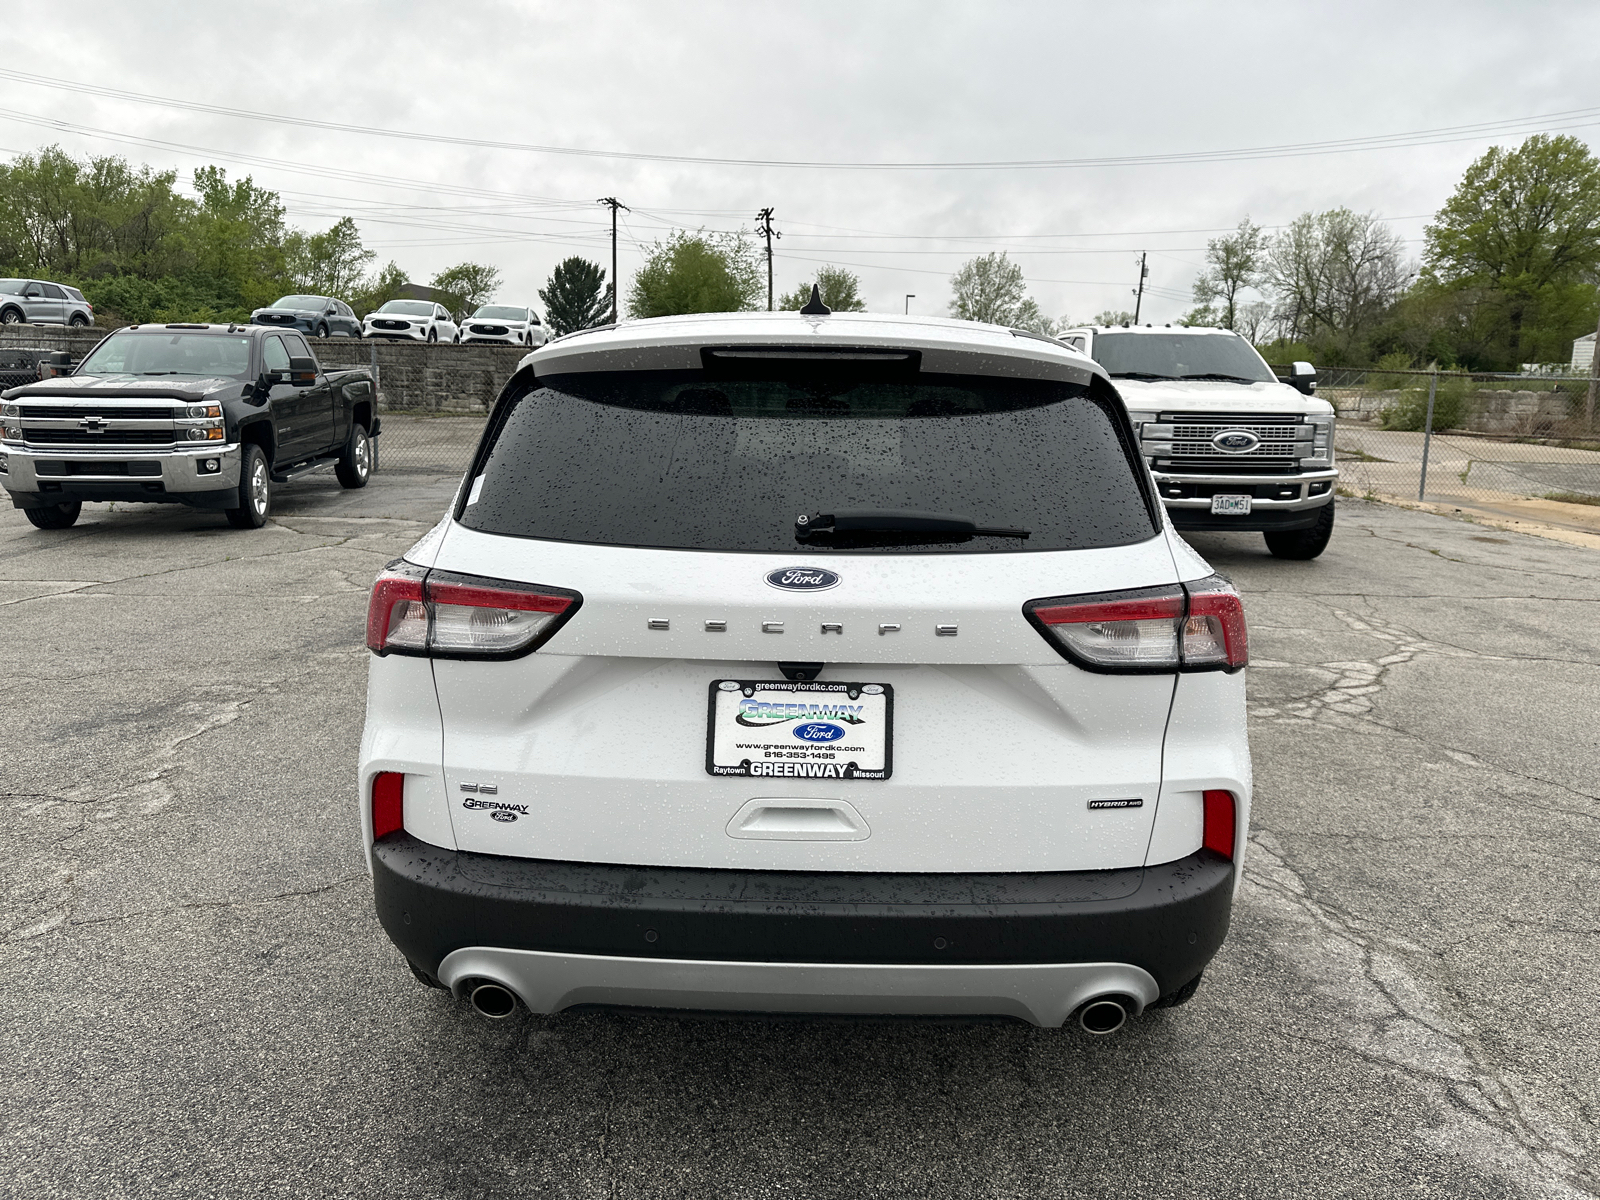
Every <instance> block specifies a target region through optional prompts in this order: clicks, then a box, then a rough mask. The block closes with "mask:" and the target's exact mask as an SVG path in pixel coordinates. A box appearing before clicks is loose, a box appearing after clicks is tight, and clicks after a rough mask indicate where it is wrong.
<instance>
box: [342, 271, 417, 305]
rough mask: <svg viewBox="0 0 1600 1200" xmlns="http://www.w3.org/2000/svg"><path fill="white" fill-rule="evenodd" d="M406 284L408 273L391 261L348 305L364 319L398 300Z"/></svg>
mask: <svg viewBox="0 0 1600 1200" xmlns="http://www.w3.org/2000/svg"><path fill="white" fill-rule="evenodd" d="M406 282H407V278H406V273H405V272H404V271H402V270H401V269H400V264H399V263H397V262H395V261H393V260H392V259H391V260H390V261H389V263H388V264H387V265H385V266H384V268H383V270H381V271H379V272H378V273H377V274H376V275H374V276H372V277H371V278H370V279H368V280H366V281H365V282H364V283H362V285H361V286H360V287H359V288H357V289H356V290H355V291H354V292H353V293H352V294H351V296H350V299H349V300H348V301H347V303H348V304H349V305H350V307H351V308H353V309H355V310H356V315H357V316H362V317H364V316H366V315H367V314H368V313H369V312H372V311H373V310H374V309H378V308H382V307H383V306H384V305H385V304H387V303H389V301H391V300H398V299H399V298H400V289H402V288H403V287H405V286H406Z"/></svg>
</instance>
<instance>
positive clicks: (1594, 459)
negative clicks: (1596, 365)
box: [1317, 367, 1600, 506]
mask: <svg viewBox="0 0 1600 1200" xmlns="http://www.w3.org/2000/svg"><path fill="white" fill-rule="evenodd" d="M1597 390H1600V389H1596V388H1595V387H1593V386H1592V381H1591V380H1590V379H1589V378H1587V377H1583V378H1577V377H1570V376H1556V375H1548V376H1546V375H1537V376H1535V375H1510V376H1508V375H1476V374H1469V373H1466V372H1454V371H1436V372H1435V371H1377V370H1350V369H1345V368H1338V367H1335V368H1330V369H1324V370H1322V371H1320V372H1319V375H1318V386H1317V394H1318V395H1319V396H1321V397H1322V398H1323V399H1324V400H1327V401H1328V402H1329V403H1331V404H1332V405H1333V406H1334V408H1335V409H1336V410H1337V412H1338V414H1339V426H1338V441H1337V449H1338V459H1339V462H1338V466H1339V476H1340V486H1341V488H1343V489H1345V490H1346V491H1349V492H1353V493H1355V494H1356V495H1374V496H1398V497H1403V498H1405V499H1410V500H1427V501H1432V502H1435V503H1444V504H1459V503H1462V502H1469V503H1475V504H1479V505H1483V504H1487V505H1506V504H1517V503H1522V502H1528V501H1546V502H1554V503H1558V504H1580V505H1590V506H1600V413H1597V412H1596V402H1597V400H1600V396H1597V394H1596V392H1597Z"/></svg>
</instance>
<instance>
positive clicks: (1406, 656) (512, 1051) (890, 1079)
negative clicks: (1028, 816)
mask: <svg viewBox="0 0 1600 1200" xmlns="http://www.w3.org/2000/svg"><path fill="white" fill-rule="evenodd" d="M453 487H454V479H453V478H451V477H448V476H438V477H429V476H426V475H418V474H412V475H404V476H400V475H389V476H386V475H384V474H383V473H382V472H380V473H379V474H378V475H377V476H376V477H375V479H374V482H373V484H372V485H371V486H370V487H369V488H367V489H366V490H365V491H362V492H343V491H341V490H340V489H339V488H338V487H337V485H336V484H334V483H333V481H332V480H331V479H330V478H326V477H313V478H311V479H308V480H303V481H300V482H297V483H296V484H293V485H290V486H288V487H285V488H283V489H281V492H280V496H279V511H278V514H277V516H276V518H275V520H274V521H273V523H272V524H271V525H269V526H268V527H267V528H266V529H263V530H260V531H255V532H243V531H236V530H232V529H229V528H228V527H227V526H226V525H225V523H224V522H223V521H222V519H221V517H220V516H218V515H213V514H204V513H196V512H190V511H188V510H184V509H177V508H170V509H166V508H156V507H140V506H123V505H118V506H116V510H115V511H109V510H108V509H107V508H106V506H97V507H94V508H91V509H89V510H88V511H86V513H85V515H84V517H83V519H82V520H81V521H80V523H79V525H78V526H77V527H75V528H74V529H72V530H69V531H66V532H61V533H45V532H42V531H38V530H35V529H33V528H32V527H31V526H30V525H28V524H26V523H25V522H24V521H23V519H22V518H21V515H20V514H17V513H14V512H11V511H10V510H5V511H3V512H0V614H3V615H0V640H3V646H4V653H5V658H4V662H5V664H6V666H5V670H4V673H3V678H0V704H3V707H4V713H5V737H4V743H3V751H4V752H3V754H0V823H3V825H0V828H3V838H0V939H3V940H0V964H3V970H4V974H5V977H6V983H7V986H6V987H5V988H4V990H3V991H0V1030H3V1031H4V1032H3V1034H0V1194H3V1195H5V1196H18V1197H35V1196H40V1197H44V1196H49V1197H82V1196H95V1197H121V1196H138V1197H150V1196H227V1197H234V1196H256V1195H259V1196H272V1197H317V1198H319V1200H320V1198H326V1197H344V1196H380V1195H381V1196H386V1197H508V1196H528V1197H535V1196H537V1197H658V1196H659V1197H666V1196H672V1197H679V1196H692V1197H701V1196H705V1197H719V1198H720V1197H776V1196H808V1197H810V1196H815V1197H858V1196H874V1197H876V1196H883V1197H890V1196H894V1197H899V1196H907V1197H911V1196H916V1197H929V1196H939V1197H943V1196H952V1197H968V1196H972V1197H1034V1196H1073V1197H1108V1198H1110V1197H1115V1198H1116V1200H1126V1197H1129V1196H1139V1197H1169V1196H1170V1197H1183V1198H1185V1200H1193V1198H1195V1197H1210V1196H1248V1197H1257V1196H1295V1197H1301V1196H1309V1195H1315V1196H1318V1197H1374V1196H1383V1197H1388V1196H1400V1195H1404V1196H1449V1197H1452V1198H1461V1197H1503V1196H1538V1197H1573V1196H1597V1195H1600V1157H1597V1149H1600V1147H1597V1133H1596V1128H1597V1123H1600V1122H1597V1116H1600V1083H1597V1080H1600V1033H1597V1029H1600V1021H1597V1015H1600V1014H1597V1007H1600V1005H1597V1001H1596V992H1597V990H1600V985H1597V980H1600V866H1597V860H1600V855H1597V854H1596V845H1597V841H1600V798H1597V794H1596V793H1597V784H1596V777H1597V770H1596V768H1597V765H1600V762H1597V760H1600V745H1597V743H1600V732H1597V731H1600V720H1597V714H1596V708H1597V701H1600V621H1597V620H1596V612H1597V605H1596V602H1597V601H1600V552H1597V551H1594V550H1590V549H1584V548H1581V547H1577V546H1571V545H1565V544H1561V543H1558V542H1553V541H1547V540H1542V539H1539V538H1534V537H1529V536H1524V535H1520V534H1515V533H1506V532H1501V531H1498V530H1489V529H1485V528H1483V527H1481V526H1477V525H1473V524H1470V523H1468V522H1465V521H1459V520H1451V519H1448V518H1445V517H1441V516H1435V515H1431V514H1427V513H1419V512H1409V511H1402V510H1398V509H1392V508H1386V507H1382V506H1378V505H1373V504H1368V503H1364V502H1360V501H1341V506H1340V516H1339V526H1338V529H1337V531H1336V533H1335V535H1334V540H1333V544H1332V546H1331V547H1330V549H1329V550H1328V552H1327V553H1326V554H1325V555H1324V556H1323V557H1322V558H1321V559H1319V560H1317V561H1315V562H1311V563H1293V562H1281V561H1278V560H1275V559H1272V558H1270V557H1268V556H1267V555H1266V553H1265V550H1264V547H1263V545H1262V543H1261V540H1260V538H1259V537H1258V536H1256V535H1197V536H1196V537H1195V538H1194V543H1195V545H1196V546H1197V548H1199V549H1200V551H1201V553H1203V554H1205V555H1206V556H1207V557H1208V558H1209V559H1210V561H1211V562H1212V563H1213V564H1214V565H1215V566H1216V567H1217V568H1218V569H1220V570H1222V571H1224V572H1227V573H1228V574H1230V575H1232V576H1233V577H1234V578H1235V579H1236V580H1237V581H1238V582H1239V583H1240V585H1241V587H1242V589H1243V592H1244V595H1245V598H1246V607H1247V612H1248V615H1249V619H1250V624H1251V628H1250V636H1251V643H1252V654H1253V658H1254V662H1253V665H1252V666H1251V668H1250V675H1249V690H1250V698H1251V701H1250V702H1251V736H1252V743H1253V749H1254V758H1255V766H1256V773H1257V791H1256V806H1255V821H1254V829H1253V830H1252V833H1251V838H1250V848H1249V852H1248V857H1247V861H1246V868H1245V874H1246V882H1245V886H1244V889H1243V893H1242V897H1241V900H1240V904H1239V906H1238V909H1237V911H1236V915H1235V922H1234V926H1233V931H1232V933H1231V935H1230V937H1229V940H1228V942H1227V944H1226V945H1225V946H1224V948H1223V950H1222V952H1221V954H1220V956H1219V957H1218V959H1217V960H1216V961H1215V962H1214V963H1213V965H1212V968H1211V969H1210V970H1209V971H1208V973H1207V976H1206V979H1205V982H1204V984H1203V986H1202V987H1201V989H1200V991H1199V993H1198V995H1197V996H1196V997H1195V999H1194V1000H1193V1001H1192V1002H1191V1003H1190V1004H1189V1005H1187V1006H1186V1007H1183V1008H1179V1009H1173V1010H1165V1011H1159V1012H1152V1013H1150V1014H1147V1015H1146V1016H1145V1017H1144V1018H1142V1019H1141V1020H1139V1021H1137V1022H1134V1023H1132V1024H1131V1025H1130V1026H1129V1027H1128V1028H1127V1029H1126V1030H1125V1031H1124V1032H1123V1033H1121V1034H1119V1035H1117V1036H1114V1037H1111V1038H1105V1039H1091V1038H1089V1037H1087V1036H1084V1035H1082V1034H1080V1033H1077V1032H1074V1031H1071V1030H1039V1029H1033V1028H1030V1027H1026V1026H1020V1025H1015V1024H981V1025H947V1024H924V1023H851V1022H828V1021H794V1022H776V1023H765V1022H749V1021H727V1020H692V1019H683V1018H675V1017H660V1016H635V1015H625V1014H616V1013H588V1014H577V1015H566V1016H561V1017H557V1018H554V1019H550V1020H533V1019H525V1020H520V1021H517V1022H507V1023H501V1024H492V1023H488V1022H485V1021H483V1020H482V1019H480V1018H478V1017H476V1016H474V1015H473V1014H472V1013H471V1011H470V1010H468V1009H467V1008H465V1007H464V1006H463V1005H460V1004H457V1003H455V1002H454V1001H452V1000H451V999H450V998H449V997H448V996H447V995H445V994H443V993H440V992H436V991H430V990H427V989H424V988H423V987H421V986H419V985H418V984H416V983H415V982H414V981H413V980H412V978H411V976H410V974H409V973H408V971H407V970H406V968H405V964H404V962H403V961H402V960H401V958H400V956H399V955H398V953H396V951H395V950H394V949H393V948H392V947H391V946H390V944H389V943H388V941H387V940H386V939H385V938H384V936H383V934H382V932H381V931H380V929H379V928H378V926H377V923H376V921H375V919H374V917H373V913H372V900H371V891H370V884H369V882H368V879H367V875H366V872H365V869H364V866H363V862H362V857H361V854H360V849H359V846H358V841H357V833H356V811H355V797H354V791H355V787H354V770H355V758H356V750H357V745H358V741H359V737H360V729H361V722H362V705H363V696H364V690H365V686H366V657H367V653H366V651H365V650H364V649H363V648H362V620H363V614H364V608H365V602H366V593H367V586H368V583H369V582H370V580H371V578H372V576H373V575H374V573H375V572H376V571H377V570H378V568H379V567H380V566H381V565H382V564H383V563H384V562H385V561H387V560H388V559H389V558H392V557H394V556H395V555H397V554H398V553H400V552H401V551H402V550H403V549H404V548H405V547H406V546H407V545H409V544H410V543H411V542H412V541H413V540H415V538H416V537H417V536H419V535H420V534H421V533H422V532H423V531H424V530H425V529H426V528H427V527H428V526H430V525H431V524H432V523H433V522H434V520H435V519H436V518H437V517H438V516H439V514H440V513H441V512H442V511H443V509H444V506H445V503H446V501H447V499H448V497H449V495H450V493H451V491H452V490H453Z"/></svg>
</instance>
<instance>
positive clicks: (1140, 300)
mask: <svg viewBox="0 0 1600 1200" xmlns="http://www.w3.org/2000/svg"><path fill="white" fill-rule="evenodd" d="M1146 253H1147V252H1144V251H1141V252H1140V254H1139V286H1138V287H1137V288H1135V289H1134V292H1133V295H1134V301H1133V323H1134V324H1135V325H1137V324H1138V323H1139V310H1140V309H1142V308H1143V307H1144V277H1145V276H1146V275H1148V274H1150V268H1149V267H1147V266H1145V265H1144V260H1145V257H1146Z"/></svg>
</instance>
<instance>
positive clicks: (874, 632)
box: [358, 303, 1250, 1033]
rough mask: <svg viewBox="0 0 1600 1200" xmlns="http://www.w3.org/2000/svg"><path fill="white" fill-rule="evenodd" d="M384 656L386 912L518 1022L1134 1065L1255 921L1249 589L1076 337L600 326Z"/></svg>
mask: <svg viewBox="0 0 1600 1200" xmlns="http://www.w3.org/2000/svg"><path fill="white" fill-rule="evenodd" d="M367 638H368V645H369V646H370V647H371V649H372V652H373V653H372V657H371V674H370V680H369V687H368V698H367V719H366V728H365V732H364V735H363V739H362V746H361V761H360V767H359V775H358V784H359V789H360V793H359V794H360V797H361V801H360V808H361V821H362V828H363V831H364V835H365V839H366V847H367V851H368V855H369V862H370V864H371V868H372V871H373V875H374V890H375V896H376V904H377V910H378V916H379V919H380V921H381V922H382V924H383V927H384V929H385V930H386V931H387V933H388V935H389V936H390V938H391V939H392V940H393V941H394V943H395V944H396V945H397V946H398V947H399V949H400V950H401V952H402V953H403V954H404V955H405V957H406V958H407V959H408V960H409V962H410V964H411V969H412V971H413V972H414V973H415V974H416V975H417V977H418V978H419V979H421V980H422V981H424V982H426V983H430V984H434V985H436V986H442V987H446V988H449V989H451V990H452V991H453V992H454V993H455V994H456V995H457V996H464V997H468V998H470V1000H471V1003H472V1004H473V1006H474V1007H475V1008H477V1010H478V1011H479V1012H481V1013H483V1014H484V1015H486V1016H491V1017H501V1016H507V1015H510V1014H511V1013H512V1012H514V1011H515V1010H516V1008H517V1006H518V1002H519V1001H520V1003H521V1004H522V1005H525V1006H526V1007H527V1008H528V1009H530V1010H532V1011H533V1012H536V1013H551V1012H556V1011H558V1010H561V1009H563V1008H568V1007H571V1006H574V1005H584V1004H604V1005H623V1006H645V1007H655V1008H666V1009H697V1010H708V1009H709V1010H727V1011H755V1012H769V1013H770V1012H790V1013H798V1012H835V1013H898V1014H923V1015H934V1014H938V1015H957V1016H960V1015H978V1014H1000V1015H1005V1016H1010V1017H1015V1018H1020V1019H1022V1020H1025V1021H1030V1022H1034V1023H1036V1024H1039V1025H1045V1026H1058V1025H1061V1024H1063V1023H1064V1022H1067V1021H1069V1020H1074V1019H1075V1020H1076V1021H1077V1023H1078V1024H1079V1025H1081V1026H1082V1027H1083V1028H1085V1029H1088V1030H1090V1031H1091V1032H1095V1033H1109V1032H1111V1031H1112V1030H1114V1029H1116V1028H1118V1027H1120V1026H1121V1025H1122V1024H1123V1022H1124V1021H1125V1020H1126V1019H1127V1018H1128V1017H1130V1016H1134V1015H1137V1014H1138V1013H1140V1012H1142V1011H1143V1010H1144V1009H1145V1008H1148V1007H1150V1006H1152V1005H1158V1004H1168V1005H1170V1004H1176V1003H1181V1002H1183V1001H1184V1000H1186V999H1188V997H1189V996H1190V995H1191V994H1192V993H1193V991H1194V989H1195V987H1196V985H1197V984H1198V981H1199V978H1200V973H1201V971H1202V970H1203V969H1204V967H1205V966H1206V963H1207V962H1208V961H1209V960H1210V959H1211V957H1212V956H1213V955H1214V954H1215V953H1216V951H1217V948H1218V947H1219V946H1220V945H1221V943H1222V940H1223V938H1224V935H1225V933H1226V931H1227V928H1228V922H1229V916H1230V912H1231V907H1232V901H1233V896H1234V892H1235V888H1236V886H1237V883H1238V878H1239V876H1238V864H1239V855H1240V852H1241V851H1242V850H1243V848H1244V842H1245V830H1246V825H1247V820H1248V812H1249V802H1250V758H1249V750H1248V746H1247V744H1246V738H1245V709H1244V702H1245V687H1244V674H1243V672H1242V670H1241V668H1243V666H1244V665H1245V661H1246V647H1245V627H1244V619H1243V612H1242V609H1241V606H1240V601H1239V597H1238V595H1237V594H1236V593H1235V591H1234V589H1233V588H1232V587H1231V586H1230V585H1229V584H1228V583H1227V582H1226V581H1225V580H1223V579H1222V578H1220V577H1218V576H1217V575H1215V574H1213V573H1212V571H1211V569H1210V568H1209V567H1208V566H1207V565H1206V564H1205V563H1204V562H1203V561H1202V560H1201V559H1200V558H1198V557H1197V556H1196V555H1195V554H1194V552H1193V551H1192V550H1191V549H1190V548H1189V547H1188V546H1187V545H1186V544H1185V543H1184V542H1183V541H1182V539H1180V538H1179V537H1178V536H1177V535H1176V534H1175V533H1174V532H1173V530H1172V528H1171V526H1170V524H1169V523H1167V522H1166V521H1165V519H1164V517H1163V513H1162V509H1161V506H1160V503H1159V501H1158V500H1157V498H1156V496H1155V494H1154V493H1153V491H1152V489H1151V480H1150V474H1149V472H1148V471H1147V470H1146V469H1145V466H1144V464H1143V462H1141V461H1140V458H1139V455H1138V452H1137V447H1136V445H1135V442H1134V440H1133V430H1132V428H1131V426H1130V424H1129V422H1128V418H1127V414H1126V412H1125V411H1124V409H1123V406H1122V403H1121V401H1120V399H1119V398H1118V396H1117V393H1116V391H1115V390H1114V389H1113V387H1112V385H1111V384H1110V382H1109V381H1108V380H1107V378H1106V375H1105V372H1104V371H1102V370H1101V369H1100V368H1098V367H1097V366H1095V364H1094V363H1093V362H1091V361H1090V360H1089V359H1087V358H1085V357H1083V356H1081V355H1078V354H1076V353H1073V352H1072V351H1069V350H1067V349H1066V348H1064V347H1063V346H1061V345H1060V344H1059V343H1056V342H1054V341H1051V340H1047V339H1041V338H1038V337H1036V336H1033V335H1026V334H1021V333H1018V334H1013V333H1012V331H1010V330H1006V329H1002V328H999V327H995V326H985V325H975V324H970V323H966V322H957V321H946V320H937V319H924V318H915V317H911V318H904V319H902V318H899V317H893V318H890V317H884V316H875V315H868V314H854V313H849V314H845V313H840V314H831V315H830V314H829V313H828V310H827V309H826V308H823V307H822V306H821V305H820V303H814V304H813V305H812V306H811V308H810V309H809V310H808V311H807V312H803V313H760V314H739V315H734V314H727V315H703V316H694V317H672V318H662V319H658V320H649V321H636V322H625V323H623V324H622V325H620V326H618V327H616V328H613V329H608V330H597V331H591V332H586V333H582V334H575V335H573V336H570V337H567V338H563V339H562V340H560V341H558V342H554V343H552V344H551V345H549V346H547V347H546V348H545V349H543V350H540V351H538V352H536V353H534V354H531V355H529V356H528V357H527V358H526V359H525V360H524V361H523V364H522V366H521V368H520V370H519V371H518V372H517V374H516V375H515V377H514V378H513V379H512V380H511V382H510V383H509V384H508V385H507V387H506V389H505V391H504V393H503V394H502V395H501V397H500V399H499V401H498V403H497V404H496V406H495V408H494V410H493V413H492V415H491V418H490V421H489V425H488V428H487V430H486V432H485V434H484V437H483V440H482V443H481V445H480V447H479V449H478V452H477V455H476V457H475V459H474V461H473V463H472V466H471V468H470V470H469V472H468V474H467V476H466V478H465V480H464V481H463V485H462V487H461V489H460V491H459V493H458V495H457V498H456V500H455V502H454V504H453V506H452V508H451V510H450V512H449V514H448V515H447V516H446V517H445V519H444V520H442V521H441V522H440V523H439V524H438V526H436V527H435V528H434V530H433V531H432V532H431V533H429V534H428V535H427V536H426V537H424V538H423V539H422V540H421V541H420V542H418V543H417V545H416V546H414V547H413V548H412V549H411V550H410V551H408V552H407V554H406V555H405V556H404V557H403V558H402V559H399V560H396V561H395V562H394V563H392V564H390V566H389V567H388V568H386V569H385V570H384V572H383V573H382V574H381V575H380V576H379V578H378V580H377V582H376V583H375V585H374V587H373V591H372V596H371V602H370V609H369V614H368V626H367Z"/></svg>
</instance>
